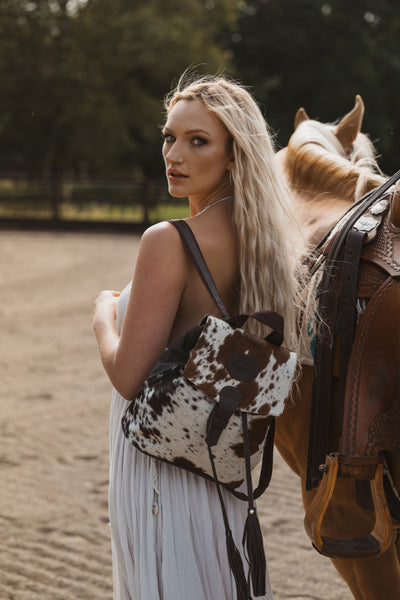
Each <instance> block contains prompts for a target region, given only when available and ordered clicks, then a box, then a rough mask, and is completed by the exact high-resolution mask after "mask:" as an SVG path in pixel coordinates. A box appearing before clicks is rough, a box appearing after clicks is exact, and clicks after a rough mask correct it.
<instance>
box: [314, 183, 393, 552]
mask: <svg viewBox="0 0 400 600" xmlns="http://www.w3.org/2000/svg"><path fill="white" fill-rule="evenodd" d="M399 177H400V172H398V173H396V174H395V175H394V176H393V177H392V178H391V179H390V180H388V182H386V183H385V184H384V186H381V187H380V188H378V189H376V190H374V191H373V192H372V193H370V194H368V195H367V196H366V197H364V198H363V199H361V201H360V202H359V203H358V205H356V206H354V207H353V208H352V209H351V211H350V216H348V215H346V216H345V218H344V219H342V221H341V222H340V223H339V225H338V227H335V232H334V233H333V234H332V235H331V236H330V237H329V238H328V239H327V240H324V241H323V243H322V248H321V251H322V252H323V253H325V259H326V260H325V269H324V274H323V277H322V280H321V283H320V285H319V288H318V294H319V310H320V313H321V316H322V319H323V320H324V321H325V323H326V327H325V328H324V331H326V333H322V334H321V335H320V336H318V338H317V343H316V349H315V361H314V362H315V366H314V383H313V402H312V414H311V421H310V440H309V462H308V473H307V489H312V488H313V487H316V486H319V488H318V491H317V493H316V495H315V497H314V499H313V502H312V503H311V505H310V507H309V509H308V511H307V514H306V517H305V528H306V531H307V533H308V535H309V536H310V538H311V540H312V542H313V545H314V547H315V548H316V549H317V550H318V551H319V552H320V553H322V554H324V555H326V556H329V557H332V558H359V557H365V558H367V557H371V556H379V555H380V554H382V553H383V552H385V551H386V550H387V548H388V547H389V545H390V544H391V542H392V539H393V521H392V516H393V515H391V514H390V511H389V506H388V503H387V500H386V495H385V488H386V489H387V488H388V485H387V483H388V482H387V481H386V480H385V473H386V468H385V464H384V452H400V318H399V316H400V229H398V228H397V227H395V226H394V225H393V224H392V222H391V218H390V216H391V201H392V198H393V193H390V192H388V193H386V194H385V192H387V190H388V189H389V188H390V187H391V185H392V184H393V183H394V182H395V181H396V180H397V179H398V178H399ZM330 332H333V334H331V333H330ZM334 378H335V379H336V382H337V385H336V388H335V393H336V396H337V397H338V398H339V403H340V411H341V426H339V428H340V429H341V433H340V436H339V439H340V441H339V443H338V445H339V447H338V448H337V447H335V448H334V447H332V440H331V434H330V430H331V421H332V415H333V412H334V410H333V408H332V407H333V406H334V409H335V410H337V404H334V399H333V394H334V392H333V391H332V389H333V387H334V386H333V379H334ZM335 402H336V399H335ZM337 477H346V478H351V479H354V480H355V481H356V489H357V491H358V492H360V491H361V492H362V493H361V494H358V495H359V496H360V495H361V497H364V502H363V504H364V506H365V507H368V508H370V509H372V510H374V511H375V526H374V529H373V531H372V532H371V533H370V534H369V535H367V536H365V537H362V538H348V539H337V538H328V537H325V536H323V535H321V525H322V522H323V518H324V515H325V513H326V510H327V508H328V505H329V503H330V500H331V498H332V495H333V492H334V488H335V483H336V479H337ZM386 479H387V477H386ZM365 484H367V485H365ZM389 487H390V486H389ZM366 488H367V493H366V492H365V490H366ZM391 493H392V496H393V492H391ZM370 500H372V502H370ZM369 504H370V506H368V505H369ZM396 510H397V514H396ZM395 514H396V517H397V519H398V520H399V522H400V504H398V506H397V509H395Z"/></svg>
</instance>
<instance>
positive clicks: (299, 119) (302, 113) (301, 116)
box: [294, 108, 310, 129]
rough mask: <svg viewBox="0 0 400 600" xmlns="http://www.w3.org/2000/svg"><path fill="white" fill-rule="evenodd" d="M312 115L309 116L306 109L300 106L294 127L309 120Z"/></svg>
mask: <svg viewBox="0 0 400 600" xmlns="http://www.w3.org/2000/svg"><path fill="white" fill-rule="evenodd" d="M309 120H310V117H309V116H308V114H307V113H306V111H305V110H304V108H299V110H298V111H297V113H296V116H295V118H294V128H295V129H297V128H298V126H299V125H300V123H302V122H303V121H309Z"/></svg>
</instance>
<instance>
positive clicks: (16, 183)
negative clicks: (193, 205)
mask: <svg viewBox="0 0 400 600" xmlns="http://www.w3.org/2000/svg"><path fill="white" fill-rule="evenodd" d="M185 206H186V201H185V200H184V199H175V198H174V199H172V198H171V197H170V196H169V195H168V192H167V186H166V182H165V180H155V179H144V180H141V181H138V180H133V179H101V180H100V179H96V180H93V179H86V180H84V179H79V180H73V179H69V180H67V179H64V180H53V179H29V180H28V179H22V178H17V177H2V178H0V227H1V228H3V229H5V228H18V229H59V230H94V231H99V230H104V231H110V230H115V231H126V232H134V231H138V232H139V231H143V230H144V229H145V228H146V227H148V226H149V225H150V224H152V223H154V222H156V221H159V220H162V219H165V218H170V217H175V216H184V214H185Z"/></svg>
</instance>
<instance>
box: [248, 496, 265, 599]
mask: <svg viewBox="0 0 400 600" xmlns="http://www.w3.org/2000/svg"><path fill="white" fill-rule="evenodd" d="M243 548H244V549H245V552H246V556H247V560H248V562H249V572H250V578H251V584H252V588H253V595H254V596H255V597H258V596H265V586H266V576H265V574H266V572H267V561H266V558H265V551H264V542H263V537H262V532H261V526H260V521H259V520H258V516H257V512H256V509H255V507H252V508H249V509H248V513H247V519H246V523H245V525H244V532H243Z"/></svg>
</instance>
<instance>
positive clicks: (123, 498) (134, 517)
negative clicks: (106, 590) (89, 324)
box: [93, 77, 296, 600]
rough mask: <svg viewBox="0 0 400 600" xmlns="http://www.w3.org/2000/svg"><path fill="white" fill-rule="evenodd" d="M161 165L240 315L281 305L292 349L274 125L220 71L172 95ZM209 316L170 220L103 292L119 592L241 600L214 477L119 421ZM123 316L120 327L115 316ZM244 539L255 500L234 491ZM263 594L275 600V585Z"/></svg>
mask: <svg viewBox="0 0 400 600" xmlns="http://www.w3.org/2000/svg"><path fill="white" fill-rule="evenodd" d="M166 115H167V118H166V122H165V125H164V128H163V138H164V142H163V149H162V153H163V157H164V161H165V169H166V177H167V181H168V188H169V192H170V194H171V195H172V196H175V197H187V198H188V202H189V207H190V215H191V216H190V217H189V218H188V219H186V221H187V223H188V224H189V226H190V228H191V229H192V231H193V233H194V235H195V237H196V239H197V241H198V243H199V246H200V248H201V250H202V253H203V255H204V257H205V260H206V262H207V265H208V267H209V269H210V271H211V274H212V276H213V278H214V280H215V282H216V284H217V287H218V289H219V292H220V294H221V297H222V299H223V301H224V303H225V305H226V307H227V308H228V310H229V311H230V313H231V314H236V313H238V312H254V311H256V310H260V309H273V310H276V311H277V312H279V313H281V314H282V315H283V316H284V317H285V331H286V335H285V340H286V343H287V345H288V346H289V347H290V346H292V347H294V345H295V337H296V334H295V315H294V305H295V303H294V298H295V293H296V284H295V280H294V264H293V258H292V257H293V253H292V252H291V249H290V245H289V239H288V236H289V232H288V231H289V228H288V227H287V224H286V219H287V217H286V216H285V211H286V204H285V203H286V191H285V189H284V186H283V184H282V182H281V179H280V178H279V176H278V173H277V171H276V169H275V167H274V151H273V146H272V142H271V137H270V135H269V133H268V128H267V125H266V123H265V120H264V118H263V116H262V114H261V112H260V109H259V108H258V106H257V104H256V102H255V101H254V99H253V98H252V97H251V95H250V94H249V93H248V92H247V91H246V90H245V89H243V88H242V87H240V86H239V85H237V84H236V83H233V82H231V81H228V80H226V79H225V78H222V77H203V78H201V79H198V80H195V81H191V82H188V83H185V82H184V81H181V82H180V83H179V85H178V87H177V88H176V89H175V90H174V92H173V93H171V94H170V95H169V96H168V97H167V99H166ZM206 314H212V315H215V316H220V315H219V313H218V309H217V308H216V306H215V305H214V302H213V300H212V299H211V297H210V295H209V293H208V292H207V290H206V289H205V288H204V285H203V284H202V282H201V280H200V278H199V276H198V274H197V271H196V269H195V266H194V264H193V262H192V261H191V259H190V258H189V257H188V255H187V253H186V251H185V249H184V247H183V245H182V242H181V239H180V237H179V234H178V232H177V231H176V229H175V228H174V227H173V226H172V225H171V224H170V223H168V222H163V223H159V224H157V225H154V226H152V227H150V228H149V229H148V230H147V231H146V232H145V233H144V235H143V237H142V240H141V244H140V249H139V253H138V257H137V261H136V265H135V270H134V274H133V280H132V285H131V286H128V287H127V288H126V289H125V290H124V291H123V292H122V293H121V295H120V294H119V293H118V292H113V291H105V292H102V293H101V294H100V295H99V297H98V299H97V300H96V303H95V312H94V319H93V328H94V331H95V334H96V338H97V342H98V346H99V351H100V356H101V359H102V361H103V365H104V368H105V370H106V372H107V374H108V376H109V378H110V380H111V382H112V384H113V386H114V388H115V389H114V392H113V398H112V405H111V425H110V444H111V471H110V494H109V504H110V525H111V535H112V544H113V566H114V598H115V599H118V600H189V599H190V600H235V599H236V597H237V596H236V588H235V582H234V580H233V577H232V575H231V572H230V570H229V566H228V563H227V558H226V546H225V534H224V528H223V522H222V519H221V515H220V510H219V505H218V497H217V492H216V489H215V485H214V484H213V483H212V482H208V481H207V480H205V479H203V478H201V477H197V476H196V475H194V474H192V473H189V472H187V471H184V470H181V469H178V468H175V467H172V466H169V465H168V464H164V463H161V462H158V461H155V460H154V459H151V458H150V457H148V456H147V455H145V454H143V453H141V452H140V451H138V450H136V449H135V448H134V447H132V446H131V445H130V444H129V442H127V441H126V439H125V438H124V434H123V432H122V429H121V417H122V415H123V414H124V412H125V410H126V407H127V405H128V400H131V399H132V398H134V397H135V394H136V393H137V391H138V390H139V388H140V387H141V385H142V384H143V381H144V379H145V377H146V375H147V373H148V372H149V371H150V370H151V368H152V367H153V365H154V364H155V363H156V361H157V359H158V357H159V356H160V355H161V353H162V352H163V350H164V349H165V347H168V346H170V345H171V344H173V343H174V342H176V341H177V340H178V339H179V337H180V336H182V335H183V334H184V333H185V332H186V331H187V330H188V329H190V328H191V327H193V326H195V325H197V324H198V323H199V322H200V320H201V319H202V318H203V317H204V315H206ZM115 317H116V318H117V325H116V326H115V325H114V319H115ZM224 500H225V504H226V509H227V513H228V518H229V521H230V523H231V527H232V532H233V536H234V538H235V539H236V540H237V545H238V546H239V545H240V541H241V536H242V532H243V524H244V521H245V518H246V503H244V502H241V501H239V500H237V499H235V498H234V497H233V496H232V495H230V494H229V492H225V491H224ZM265 598H267V599H268V600H270V599H271V598H272V591H271V588H270V584H269V580H268V577H267V592H266V595H265Z"/></svg>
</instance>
